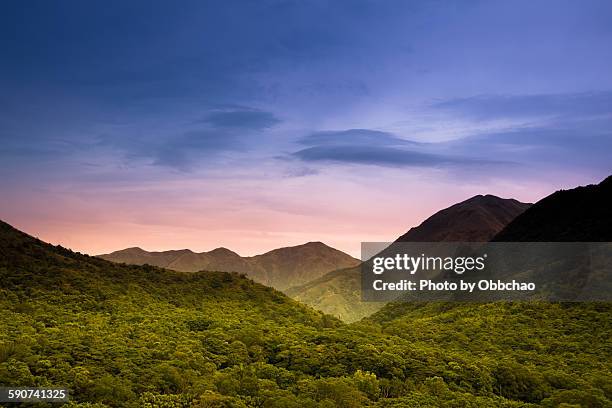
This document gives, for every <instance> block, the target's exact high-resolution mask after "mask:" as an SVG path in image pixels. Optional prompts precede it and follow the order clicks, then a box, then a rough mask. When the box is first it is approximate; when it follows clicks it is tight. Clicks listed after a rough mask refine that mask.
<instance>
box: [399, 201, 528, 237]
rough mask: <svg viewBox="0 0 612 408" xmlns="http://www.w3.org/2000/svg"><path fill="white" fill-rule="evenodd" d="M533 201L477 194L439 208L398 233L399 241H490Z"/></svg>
mask: <svg viewBox="0 0 612 408" xmlns="http://www.w3.org/2000/svg"><path fill="white" fill-rule="evenodd" d="M530 206H531V204H528V203H522V202H520V201H517V200H514V199H505V198H499V197H496V196H494V195H490V194H487V195H484V196H483V195H477V196H474V197H472V198H470V199H468V200H465V201H462V202H460V203H458V204H455V205H452V206H450V207H448V208H445V209H444V210H441V211H438V212H437V213H435V214H434V215H432V216H431V217H429V218H427V219H426V220H425V221H423V222H422V223H421V224H420V225H419V226H418V227H414V228H411V229H410V230H408V232H406V233H405V234H404V235H402V236H401V237H399V238H398V239H397V241H399V242H487V241H489V240H490V239H491V238H493V236H494V235H495V234H497V233H498V232H499V231H501V230H502V229H503V228H504V227H505V226H506V225H508V223H509V222H511V221H512V220H513V219H515V218H516V217H517V216H518V215H520V214H521V213H523V212H524V211H525V210H527V209H528V208H529V207H530Z"/></svg>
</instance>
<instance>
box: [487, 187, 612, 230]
mask: <svg viewBox="0 0 612 408" xmlns="http://www.w3.org/2000/svg"><path fill="white" fill-rule="evenodd" d="M493 241H501V242H503V241H517V242H518V241H525V242H538V241H542V242H573V241H582V242H612V176H610V177H608V178H606V179H605V180H604V181H602V182H601V183H599V184H594V185H593V184H592V185H588V186H584V187H577V188H574V189H571V190H561V191H557V192H555V193H553V194H551V195H550V196H548V197H546V198H543V199H542V200H540V201H538V202H537V203H535V204H534V205H533V206H531V208H529V209H528V210H527V211H525V212H524V213H523V214H521V215H519V216H518V217H517V218H515V219H514V220H513V221H512V222H510V223H509V224H508V225H507V226H506V227H505V228H504V229H503V230H502V231H501V232H499V234H497V235H496V236H495V237H494V238H493Z"/></svg>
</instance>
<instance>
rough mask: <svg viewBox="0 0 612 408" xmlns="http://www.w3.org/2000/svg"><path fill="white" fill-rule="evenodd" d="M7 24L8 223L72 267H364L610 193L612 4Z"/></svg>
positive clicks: (111, 13)
mask: <svg viewBox="0 0 612 408" xmlns="http://www.w3.org/2000/svg"><path fill="white" fill-rule="evenodd" d="M2 10H3V12H2V13H0V22H1V24H0V31H1V32H2V34H3V35H2V36H0V43H1V44H2V49H3V51H4V54H3V62H2V63H0V84H1V85H2V87H3V89H4V90H5V91H4V92H3V93H2V95H0V103H1V105H2V106H3V108H2V115H0V173H1V174H2V177H1V178H0V195H2V197H3V199H2V200H0V219H2V220H5V221H6V222H8V223H9V224H11V225H13V226H15V227H16V228H18V229H20V230H22V231H25V232H27V233H29V234H31V235H33V236H37V237H40V239H42V240H44V241H46V242H50V243H53V244H60V245H62V246H65V247H67V248H71V249H73V250H75V251H79V252H83V253H88V254H92V255H95V254H102V253H110V252H113V251H116V250H120V249H124V248H127V247H134V246H138V247H141V248H148V249H149V250H153V251H163V250H170V249H177V248H189V249H190V250H192V251H195V252H202V251H209V250H211V248H217V247H226V248H229V249H230V250H232V251H235V252H237V253H239V254H240V255H241V256H253V255H255V254H261V253H265V252H267V251H270V250H273V249H276V248H280V247H286V246H295V245H300V244H303V243H305V242H311V241H321V242H324V243H325V244H326V245H329V246H331V247H333V248H336V249H339V250H341V251H343V252H346V253H348V254H350V255H352V256H354V257H357V258H358V253H359V247H360V243H361V242H362V241H380V242H386V241H388V240H393V239H395V238H396V237H398V236H400V235H401V234H403V233H405V232H406V231H407V230H408V229H409V228H410V227H414V226H417V225H419V224H420V223H421V222H422V221H423V220H425V219H426V218H427V217H429V216H430V215H432V214H434V213H435V212H437V211H439V210H441V209H443V208H447V207H449V206H450V205H453V204H456V203H458V202H461V201H464V200H465V199H467V198H468V197H472V196H475V195H478V194H483V195H486V194H492V195H496V196H499V197H506V198H514V199H517V200H519V201H521V202H537V201H538V200H539V199H541V198H543V197H545V196H547V195H549V194H551V193H553V192H554V191H557V190H560V189H568V188H573V187H576V186H579V185H586V184H596V183H599V182H600V181H602V180H603V179H604V178H605V177H607V176H608V175H610V174H611V173H612V131H611V130H610V129H612V76H611V75H609V73H610V72H611V71H612V47H610V46H609V45H610V44H611V43H612V26H611V25H610V24H609V21H610V19H611V18H612V4H611V3H609V2H605V1H586V2H581V3H579V4H578V3H559V2H555V1H543V2H538V3H535V4H534V3H532V2H528V1H522V2H513V3H512V4H508V3H507V2H503V1H493V2H486V3H485V2H472V1H468V2H460V3H453V4H446V5H443V4H439V3H431V2H411V3H405V2H400V1H397V2H395V1H392V2H385V3H376V2H370V1H365V0H364V1H338V2H325V1H321V2H319V1H316V2H308V3H300V2H291V1H284V0H267V1H262V2H256V3H248V2H238V1H227V2H219V3H215V2H197V1H185V2H182V3H181V4H180V5H176V4H170V3H166V2H158V1H154V2H130V3H129V4H125V3H122V2H97V3H96V2H92V3H89V4H81V3H79V2H73V1H59V2H54V3H47V2H44V1H39V2H31V3H29V4H28V7H24V6H23V5H20V4H18V3H11V4H8V3H7V4H3V5H2Z"/></svg>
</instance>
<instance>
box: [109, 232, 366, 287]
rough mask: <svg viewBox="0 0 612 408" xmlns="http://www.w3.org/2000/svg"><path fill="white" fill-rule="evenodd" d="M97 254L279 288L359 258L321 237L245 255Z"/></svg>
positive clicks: (139, 251) (185, 252) (141, 251)
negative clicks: (232, 274) (235, 276)
mask: <svg viewBox="0 0 612 408" xmlns="http://www.w3.org/2000/svg"><path fill="white" fill-rule="evenodd" d="M98 257H99V258H102V259H105V260H108V261H112V262H120V263H128V264H135V265H144V264H150V265H153V266H159V267H162V268H168V269H173V270H177V271H181V272H197V271H200V270H215V271H221V272H239V273H245V274H247V275H248V276H249V277H250V278H252V279H253V280H255V281H256V282H259V283H263V284H265V285H268V286H272V287H274V288H276V289H279V290H283V289H287V288H289V287H290V286H294V285H299V284H304V283H306V282H309V281H311V280H313V279H317V278H319V277H320V276H323V275H324V274H325V273H327V272H330V271H332V270H336V269H341V268H346V267H351V266H355V265H358V264H359V260H358V259H355V258H353V257H351V256H350V255H348V254H346V253H344V252H342V251H340V250H338V249H335V248H332V247H330V246H329V245H326V244H324V243H323V242H320V241H310V242H306V243H304V244H300V245H296V246H287V247H281V248H276V249H273V250H270V251H267V252H265V253H263V254H259V255H254V256H246V257H243V256H240V255H239V254H237V253H236V252H234V251H232V250H230V249H227V248H224V247H219V248H215V249H213V250H210V251H205V252H194V251H191V250H189V249H180V250H169V251H151V252H149V251H146V250H144V249H142V248H139V247H131V248H126V249H124V250H119V251H114V252H112V253H109V254H102V255H98Z"/></svg>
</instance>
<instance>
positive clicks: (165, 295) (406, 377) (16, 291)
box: [0, 222, 612, 408]
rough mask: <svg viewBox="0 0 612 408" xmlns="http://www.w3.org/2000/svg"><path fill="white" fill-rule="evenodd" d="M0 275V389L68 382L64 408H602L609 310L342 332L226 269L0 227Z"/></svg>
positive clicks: (444, 311)
mask: <svg viewBox="0 0 612 408" xmlns="http://www.w3.org/2000/svg"><path fill="white" fill-rule="evenodd" d="M0 279H1V281H2V287H1V288H0V307H1V308H2V310H3V313H2V314H0V383H1V384H3V385H5V386H22V387H23V386H35V385H37V386H48V387H52V386H55V387H60V386H61V387H68V388H69V389H70V395H71V399H72V402H71V403H70V404H66V405H64V408H75V407H80V408H105V407H130V408H131V407H134V408H136V407H149V408H162V407H179V408H187V407H195V408H203V407H242V408H245V407H271V408H275V407H277V408H281V407H295V408H297V407H305V408H318V407H329V408H334V407H335V408H357V407H363V406H369V407H380V408H382V407H406V406H410V407H421V408H426V407H448V408H450V407H458V406H462V407H464V406H465V407H474V408H475V407H485V408H486V407H489V408H493V407H495V408H497V407H506V408H518V407H523V408H527V407H533V406H536V405H534V404H537V406H543V407H552V406H559V404H561V403H567V404H582V405H581V406H589V407H606V406H609V404H610V398H611V397H612V393H611V392H610V391H611V390H612V384H611V381H610V375H609V373H610V370H611V369H612V367H611V363H610V362H611V361H612V359H611V358H610V357H611V355H612V351H611V350H610V347H609V342H608V341H607V340H608V339H609V338H610V336H611V335H612V329H611V327H610V319H609V316H610V307H609V306H608V305H573V306H563V305H555V304H552V305H547V306H545V307H540V308H530V307H527V306H512V305H498V307H499V310H498V311H497V312H496V313H490V312H489V311H487V310H484V311H483V310H482V309H480V308H478V307H472V308H470V307H467V306H466V309H464V310H461V309H458V310H453V309H452V308H447V307H440V306H435V305H432V306H431V307H432V308H433V309H432V310H431V311H428V310H426V309H423V308H421V309H416V310H415V311H414V313H411V317H410V318H411V319H412V320H411V321H410V322H406V321H404V320H401V319H399V320H398V315H397V313H396V314H394V313H395V310H394V309H391V308H389V309H385V310H386V311H389V314H388V315H383V314H379V315H377V316H379V318H377V319H373V320H370V321H367V322H360V323H358V324H355V325H352V326H346V325H342V324H341V323H340V322H339V321H337V320H336V319H334V318H331V317H329V316H325V315H322V314H321V313H319V312H316V311H313V310H311V309H308V308H306V307H303V306H301V305H300V304H298V303H297V302H295V301H292V300H291V299H289V298H287V297H286V296H284V295H283V294H281V293H279V292H277V291H275V290H274V289H271V288H267V287H265V286H262V285H259V284H256V283H253V282H252V281H250V280H248V279H246V278H245V277H243V276H240V275H237V274H229V273H224V272H198V273H180V272H175V271H169V270H165V269H160V268H156V267H152V266H128V265H120V264H115V263H110V262H107V261H105V260H102V259H98V258H92V257H88V256H86V255H81V254H78V253H74V252H71V251H69V250H67V249H64V248H61V247H54V246H51V245H48V244H45V243H43V242H41V241H39V240H36V239H34V238H32V237H29V236H27V235H25V234H23V233H20V232H19V231H17V230H15V229H13V228H11V227H10V226H8V225H7V224H4V223H1V222H0ZM517 307H518V309H517ZM402 313H403V312H402ZM383 316H386V317H383ZM89 403H92V404H93V405H91V404H89Z"/></svg>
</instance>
